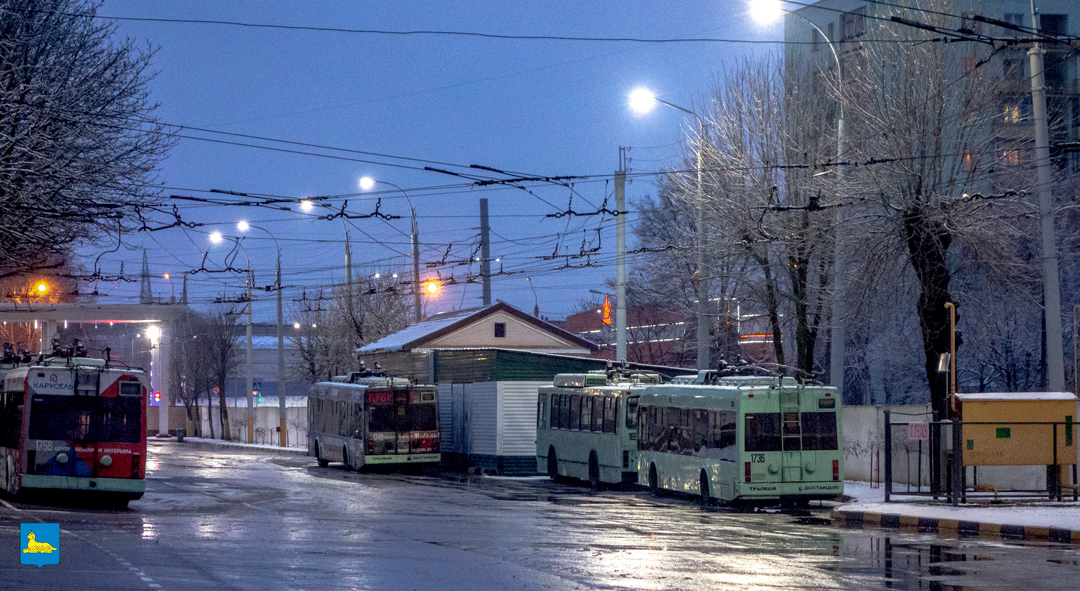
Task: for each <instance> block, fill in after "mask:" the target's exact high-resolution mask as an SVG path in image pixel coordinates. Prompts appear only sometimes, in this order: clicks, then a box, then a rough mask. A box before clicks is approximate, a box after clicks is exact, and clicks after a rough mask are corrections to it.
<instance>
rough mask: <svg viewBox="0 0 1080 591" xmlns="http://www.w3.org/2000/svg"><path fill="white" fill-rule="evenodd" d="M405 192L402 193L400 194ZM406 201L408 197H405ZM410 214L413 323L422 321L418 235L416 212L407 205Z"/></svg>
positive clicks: (410, 205)
mask: <svg viewBox="0 0 1080 591" xmlns="http://www.w3.org/2000/svg"><path fill="white" fill-rule="evenodd" d="M404 193H405V192H404V191H402V194H404ZM406 199H408V195H406ZM409 211H410V212H411V213H412V278H413V321H414V322H420V320H422V319H423V313H422V312H421V305H420V235H419V234H418V233H417V231H416V210H415V209H413V207H412V204H411V203H410V204H409Z"/></svg>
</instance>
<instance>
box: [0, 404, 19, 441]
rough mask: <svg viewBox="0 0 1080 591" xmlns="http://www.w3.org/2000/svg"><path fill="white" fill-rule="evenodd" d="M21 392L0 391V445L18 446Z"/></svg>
mask: <svg viewBox="0 0 1080 591" xmlns="http://www.w3.org/2000/svg"><path fill="white" fill-rule="evenodd" d="M22 401H23V398H22V394H21V393H19V392H6V393H0V447H8V448H12V449H14V448H17V447H19V437H20V435H21V431H22Z"/></svg>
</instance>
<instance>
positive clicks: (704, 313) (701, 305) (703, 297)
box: [616, 88, 711, 369]
mask: <svg viewBox="0 0 1080 591" xmlns="http://www.w3.org/2000/svg"><path fill="white" fill-rule="evenodd" d="M657 103H659V104H661V105H665V106H668V107H671V108H672V109H676V110H678V111H682V112H683V113H688V114H690V115H693V116H694V119H695V120H697V124H698V137H699V138H700V141H701V145H700V146H698V150H697V240H698V244H697V249H696V251H697V252H696V255H697V261H696V265H697V281H696V284H697V341H698V345H697V367H698V369H709V353H710V351H709V341H710V338H709V324H711V322H709V320H708V318H709V310H708V305H709V279H708V277H707V275H706V274H705V237H704V230H705V224H704V221H705V213H704V207H705V189H704V186H703V184H702V179H701V175H702V170H701V153H702V152H703V151H704V149H705V146H706V145H708V138H707V137H706V136H705V130H706V127H705V122H704V121H702V120H701V117H700V116H699V115H698V114H697V113H695V112H693V111H691V110H690V109H684V108H682V107H680V106H678V105H673V104H671V103H669V102H667V101H664V100H660V99H658V98H656V95H654V94H653V93H652V92H650V91H648V90H646V89H644V88H640V89H638V90H635V91H634V92H632V93H631V94H630V108H631V109H633V110H634V111H636V112H638V113H642V114H644V113H648V112H649V111H651V110H652V109H653V108H654V107H655V106H656V104H657ZM618 287H619V289H620V292H619V293H618V295H617V298H618V301H617V304H618V305H619V306H620V307H621V306H623V305H624V304H623V302H624V301H625V300H626V286H625V285H621V286H618ZM620 316H621V317H622V323H623V324H622V326H616V335H622V339H625V338H626V328H625V322H626V317H625V314H617V315H616V321H618V320H619V317H620ZM624 342H625V341H624ZM623 346H624V347H625V345H623Z"/></svg>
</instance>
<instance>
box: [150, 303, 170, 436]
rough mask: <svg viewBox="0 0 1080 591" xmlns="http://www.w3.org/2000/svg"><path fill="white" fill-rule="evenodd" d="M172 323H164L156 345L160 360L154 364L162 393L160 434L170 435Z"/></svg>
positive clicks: (158, 386) (159, 413)
mask: <svg viewBox="0 0 1080 591" xmlns="http://www.w3.org/2000/svg"><path fill="white" fill-rule="evenodd" d="M172 324H173V323H172V322H162V323H160V324H159V326H160V327H161V331H160V334H159V336H158V342H156V343H154V351H157V352H158V358H157V360H156V362H155V363H154V373H156V374H157V375H158V385H157V387H156V389H155V390H156V391H160V392H161V403H160V404H159V405H158V433H159V434H161V435H168V434H169V407H170V406H172V404H173V399H172V380H171V379H170V378H171V377H172V376H171V375H170V372H171V371H172V368H171V363H170V362H171V361H172V335H173V326H172Z"/></svg>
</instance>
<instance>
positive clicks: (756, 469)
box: [637, 376, 844, 505]
mask: <svg viewBox="0 0 1080 591" xmlns="http://www.w3.org/2000/svg"><path fill="white" fill-rule="evenodd" d="M638 404H639V413H640V420H639V422H638V440H637V444H638V458H637V459H638V463H637V473H638V484H641V485H645V486H648V487H649V488H650V489H651V490H653V491H654V492H657V491H658V490H660V489H665V490H671V491H676V492H681V493H688V494H695V495H700V496H701V498H702V500H703V501H704V502H711V501H714V500H719V501H722V502H729V503H738V504H781V505H802V504H805V503H806V502H807V501H810V500H814V499H829V498H833V497H835V496H837V495H839V494H841V493H842V492H843V484H844V483H843V480H842V479H841V475H842V474H843V473H844V465H843V463H844V455H843V449H842V447H841V445H840V443H841V433H840V416H841V415H840V400H839V399H838V398H837V395H836V389H835V388H829V387H824V386H811V385H803V384H800V383H799V382H797V381H796V380H795V379H794V378H791V377H783V378H780V377H750V376H746V377H725V378H717V379H715V380H713V384H711V385H709V384H700V385H694V384H667V385H660V386H651V387H649V388H647V389H646V390H645V391H644V392H643V393H642V394H641V395H640V397H639V401H638Z"/></svg>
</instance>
